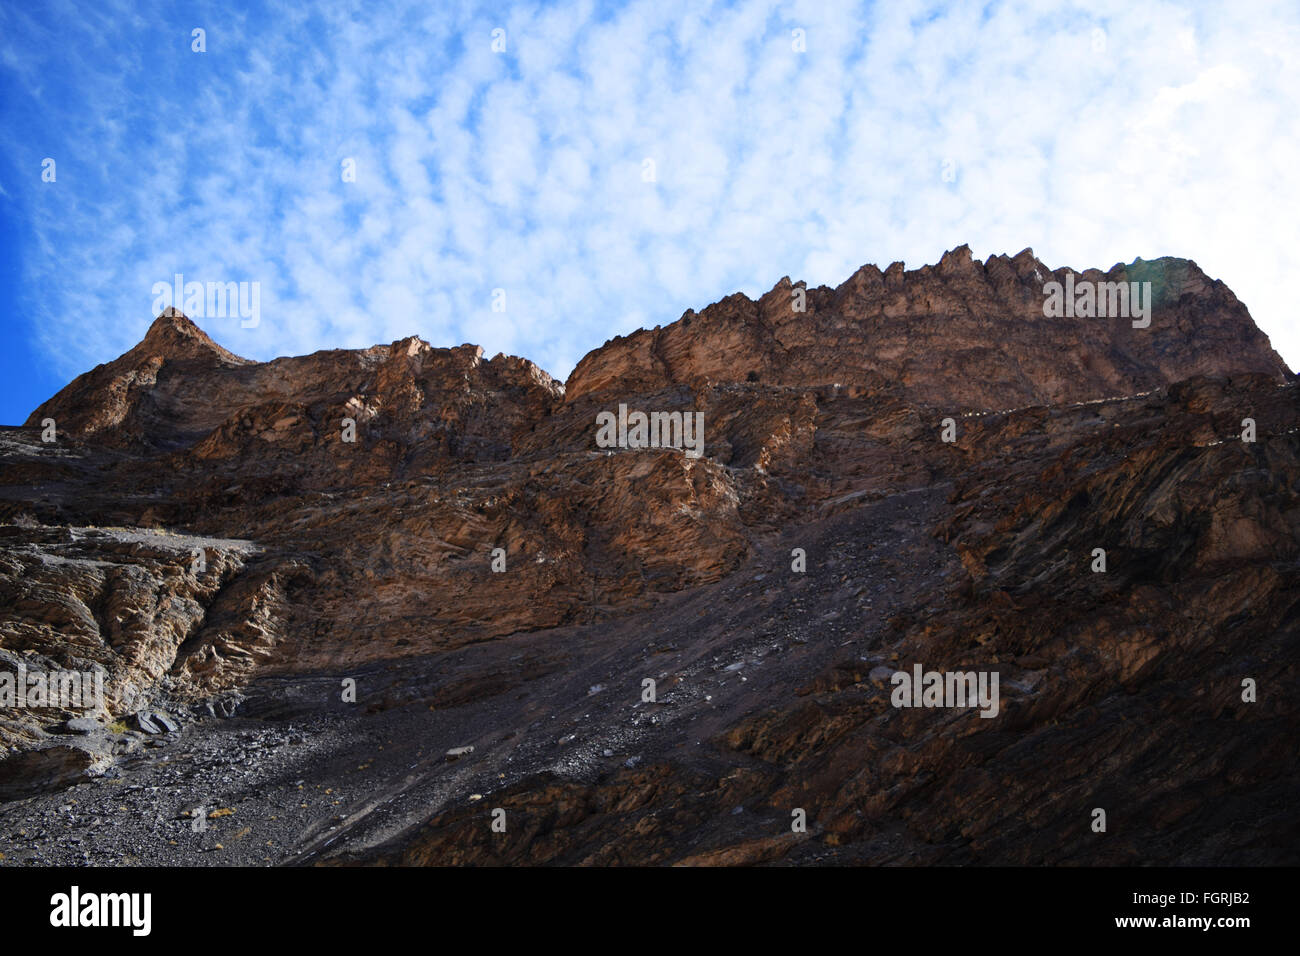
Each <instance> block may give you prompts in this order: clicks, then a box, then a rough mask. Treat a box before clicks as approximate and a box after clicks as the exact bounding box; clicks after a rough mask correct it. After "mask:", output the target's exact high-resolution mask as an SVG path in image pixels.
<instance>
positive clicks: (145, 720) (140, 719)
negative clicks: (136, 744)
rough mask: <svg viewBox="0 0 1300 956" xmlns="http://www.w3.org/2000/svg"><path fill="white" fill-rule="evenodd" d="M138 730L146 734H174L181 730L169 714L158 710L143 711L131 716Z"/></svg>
mask: <svg viewBox="0 0 1300 956" xmlns="http://www.w3.org/2000/svg"><path fill="white" fill-rule="evenodd" d="M131 720H132V721H133V722H134V723H135V726H136V728H137V729H138V730H140V731H142V732H143V733H146V734H174V733H176V732H177V731H179V730H180V729H181V728H180V726H179V725H178V724H177V723H176V721H174V720H172V719H171V717H169V716H168V715H167V714H165V713H163V712H162V711H157V710H141V711H137V712H136V713H134V714H132V715H131Z"/></svg>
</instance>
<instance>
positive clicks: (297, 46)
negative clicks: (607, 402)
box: [0, 0, 1300, 377]
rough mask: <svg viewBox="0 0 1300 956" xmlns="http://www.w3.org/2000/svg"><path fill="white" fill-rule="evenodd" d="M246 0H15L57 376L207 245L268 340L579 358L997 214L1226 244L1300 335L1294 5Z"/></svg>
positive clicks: (25, 289) (25, 325) (1222, 253)
mask: <svg viewBox="0 0 1300 956" xmlns="http://www.w3.org/2000/svg"><path fill="white" fill-rule="evenodd" d="M229 6H230V5H227V4H197V5H193V6H183V5H179V4H175V3H159V2H148V0H145V2H138V0H129V2H121V3H118V4H114V3H112V2H109V3H105V2H102V0H97V2H94V3H74V2H64V3H49V4H25V5H19V4H6V5H4V7H3V8H0V71H2V72H0V76H2V77H3V84H4V101H5V107H4V111H3V114H0V137H2V138H3V142H4V150H3V159H2V160H0V163H3V165H0V204H3V205H4V207H5V208H4V212H5V218H6V219H7V220H8V221H9V222H10V223H11V224H12V227H11V230H10V231H11V235H10V236H9V240H8V241H10V242H12V243H14V244H15V245H16V246H17V247H18V249H19V250H20V251H21V260H22V267H21V271H20V274H19V286H18V288H17V290H16V296H17V299H18V302H19V304H20V305H21V308H18V309H16V310H15V314H14V315H11V316H9V317H7V318H6V320H5V321H6V322H7V323H8V324H9V327H8V328H7V329H6V331H7V332H8V333H9V334H10V335H19V336H24V337H26V338H27V339H28V340H29V342H30V343H31V347H32V349H33V351H34V352H35V353H36V354H37V355H38V356H39V357H40V360H41V361H44V362H48V363H49V366H50V371H51V372H52V373H54V374H57V375H61V376H65V377H66V376H69V375H72V374H74V373H77V372H80V371H83V370H84V369H86V368H87V367H89V366H91V365H93V364H95V363H97V362H101V361H105V360H107V359H110V358H112V357H113V356H115V355H116V354H118V353H119V352H121V351H123V350H124V349H126V348H127V347H129V346H130V345H131V344H133V343H134V342H135V341H136V340H138V339H139V337H140V336H141V334H142V333H143V331H144V329H145V328H146V327H147V325H148V323H149V322H150V320H151V319H152V317H153V316H152V315H151V314H150V305H151V303H152V301H153V298H154V297H153V295H152V294H151V289H152V287H153V285H154V283H156V282H159V281H170V280H171V277H172V276H173V275H174V274H176V273H181V274H183V275H184V276H185V277H186V278H187V279H189V280H198V281H223V282H224V281H230V282H240V281H257V282H259V283H260V285H261V322H260V324H259V325H258V326H257V327H255V328H242V327H241V325H240V320H239V317H238V316H237V315H234V316H231V317H228V318H204V319H200V320H199V321H200V324H201V325H203V326H204V327H205V328H206V329H207V331H208V332H210V333H211V334H212V335H213V336H214V337H215V338H216V339H217V340H218V341H219V342H221V343H222V344H224V345H226V346H227V347H229V348H231V349H232V350H234V351H236V352H239V353H241V354H244V355H247V356H250V357H254V358H261V359H266V358H271V357H273V356H275V355H280V354H301V353H305V352H310V351H314V350H316V349H320V348H330V347H338V346H348V347H357V346H365V345H370V344H374V343H377V342H388V341H392V340H394V339H397V338H400V337H402V336H405V335H409V334H418V335H420V336H422V337H423V338H426V339H428V340H429V341H431V342H432V343H433V344H435V345H455V344H459V343H461V342H465V341H471V342H477V343H479V344H481V345H483V346H484V347H485V348H486V349H487V350H488V352H489V354H492V353H494V352H496V351H505V352H509V353H514V354H521V355H526V356H528V357H529V358H532V359H534V360H535V361H537V362H539V364H541V365H542V366H543V367H545V368H547V369H548V370H549V371H551V372H552V373H554V374H557V375H560V376H563V375H565V374H567V372H568V371H569V370H570V369H571V368H572V366H573V364H574V363H575V362H576V361H577V359H579V358H580V357H581V356H582V355H583V354H584V353H585V352H586V351H587V350H588V349H590V348H593V347H595V346H598V345H599V344H600V343H601V342H603V341H604V340H605V339H606V338H609V337H611V336H613V335H615V334H619V333H626V332H629V331H631V330H633V329H635V328H637V327H639V326H642V325H647V326H653V325H656V324H660V323H665V322H669V321H672V320H673V319H675V318H677V317H678V316H679V315H680V314H681V312H682V311H684V310H685V309H687V308H691V307H696V308H698V307H701V306H703V305H705V304H707V303H709V302H712V301H714V300H716V299H718V298H720V297H721V296H723V295H726V294H728V293H730V292H733V291H737V290H740V291H744V292H746V293H748V294H750V295H757V294H759V293H761V292H763V291H765V290H766V289H768V288H770V287H771V286H772V285H773V284H774V283H775V281H776V280H777V279H778V278H780V277H781V276H783V275H790V276H792V277H794V278H796V279H799V278H802V279H806V280H807V281H808V282H809V283H810V284H811V285H817V284H821V283H826V284H830V285H834V284H838V283H839V282H840V281H842V280H843V279H845V278H846V277H847V276H849V275H850V274H851V273H852V272H853V271H854V269H856V268H857V267H858V266H859V265H861V264H862V263H864V262H877V263H880V264H881V265H882V266H883V265H885V264H888V262H890V261H892V260H894V259H904V260H906V261H907V263H908V265H909V267H916V266H919V265H921V264H922V263H924V262H934V261H937V259H938V256H939V255H940V254H941V253H942V252H943V251H944V250H945V249H948V248H951V247H953V246H956V245H959V244H960V243H962V242H969V243H970V245H971V247H972V248H973V249H974V251H975V253H976V255H978V256H981V257H983V256H987V255H991V254H995V253H998V252H1008V253H1015V252H1017V251H1018V250H1020V249H1021V248H1023V247H1024V246H1026V245H1032V246H1033V247H1034V249H1035V251H1036V252H1037V254H1038V255H1039V256H1040V258H1042V259H1044V260H1045V261H1047V262H1048V263H1050V264H1052V265H1072V266H1074V267H1076V268H1082V267H1084V266H1091V265H1097V266H1101V267H1103V268H1104V267H1107V266H1109V265H1111V264H1112V263H1114V262H1117V261H1125V262H1127V261H1130V260H1132V259H1133V258H1134V257H1136V256H1139V255H1140V256H1144V257H1147V258H1152V257H1156V256H1160V255H1181V256H1187V257H1189V258H1194V259H1196V260H1197V262H1198V263H1199V264H1200V265H1201V267H1202V268H1203V269H1205V270H1206V272H1208V273H1209V274H1211V275H1212V276H1215V277H1217V278H1221V279H1224V280H1225V281H1226V282H1228V283H1229V284H1230V285H1231V286H1232V287H1233V289H1234V290H1235V291H1236V292H1237V293H1238V295H1239V296H1240V297H1241V298H1242V300H1243V301H1245V302H1246V304H1247V305H1248V306H1249V307H1250V308H1251V310H1252V313H1253V314H1254V315H1255V317H1256V319H1257V321H1258V322H1259V323H1260V324H1261V325H1262V326H1263V327H1264V329H1265V331H1267V332H1268V333H1269V334H1270V336H1271V337H1272V339H1273V342H1274V345H1275V347H1276V348H1278V350H1279V351H1281V352H1282V353H1283V355H1284V356H1287V357H1288V358H1289V360H1290V362H1291V363H1292V364H1295V363H1296V361H1297V359H1300V331H1298V330H1297V326H1296V324H1295V321H1294V319H1293V315H1294V312H1293V310H1292V307H1291V304H1290V300H1291V299H1292V294H1291V292H1290V290H1289V284H1290V281H1291V272H1290V268H1289V267H1290V265H1291V263H1290V261H1289V259H1290V256H1291V253H1292V250H1294V249H1295V248H1297V246H1300V241H1298V240H1300V222H1298V221H1297V218H1296V217H1295V216H1294V215H1291V214H1290V211H1293V210H1294V209H1296V208H1300V194H1298V193H1300V187H1298V186H1297V180H1296V177H1295V176H1294V157H1295V156H1297V155H1300V148H1298V147H1300V142H1298V139H1300V127H1297V125H1296V124H1295V122H1294V117H1295V115H1296V105H1297V104H1296V97H1297V93H1298V91H1300V9H1297V8H1295V7H1294V6H1290V5H1284V4H1279V5H1268V6H1265V5H1260V6H1259V7H1258V9H1256V8H1254V7H1253V5H1252V4H1249V3H1242V2H1241V0H1230V2H1224V3H1212V2H1197V3H1191V4H1176V3H1160V2H1154V3H1146V4H1141V5H1134V4H1132V3H1131V2H1129V0H1115V2H1090V3H1088V4H1087V5H1086V9H1085V7H1084V6H1083V5H1076V4H1070V3H1042V2H1033V3H1014V2H1012V3H988V4H974V3H970V4H968V3H960V4H952V5H951V6H947V5H935V4H927V3H919V2H894V0H891V2H887V3H880V4H862V5H859V4H848V3H838V2H834V0H813V2H807V3H800V2H792V3H769V2H745V0H741V2H737V3H732V4H702V3H699V2H674V0H645V2H632V3H628V4H626V5H622V6H612V5H607V4H593V3H581V2H579V3H568V4H558V5H539V4H513V5H510V4H502V3H489V4H482V5H474V4H468V3H457V4H445V5H444V4H439V3H428V2H418V3H409V4H408V3H395V2H390V3H367V4H362V5H356V6H355V8H353V7H352V6H351V5H344V4H321V5H306V4H303V3H301V2H297V0H295V2H290V3H284V4H276V3H272V4H265V5H261V4H258V5H253V6H249V7H245V8H243V9H241V10H231V9H229V8H228V7H229ZM195 29H202V30H203V31H204V34H203V37H204V45H205V47H206V49H205V51H204V52H195V51H194V49H193V46H194V45H195V40H194V33H193V31H194V30H195ZM494 39H495V41H496V49H494ZM502 46H504V49H501V47H502ZM47 157H48V158H53V159H54V160H55V161H56V163H57V166H56V169H57V177H56V180H55V182H53V183H48V182H43V181H42V177H41V172H42V163H43V160H45V159H46V158H47ZM349 161H351V166H350V168H352V169H354V170H355V181H345V178H348V177H345V176H344V171H345V169H347V168H349V165H348V164H349ZM497 289H500V290H504V304H505V310H504V311H494V310H493V301H494V299H493V293H494V290H497ZM498 301H500V300H499V299H498Z"/></svg>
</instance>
